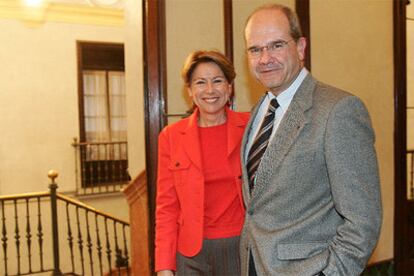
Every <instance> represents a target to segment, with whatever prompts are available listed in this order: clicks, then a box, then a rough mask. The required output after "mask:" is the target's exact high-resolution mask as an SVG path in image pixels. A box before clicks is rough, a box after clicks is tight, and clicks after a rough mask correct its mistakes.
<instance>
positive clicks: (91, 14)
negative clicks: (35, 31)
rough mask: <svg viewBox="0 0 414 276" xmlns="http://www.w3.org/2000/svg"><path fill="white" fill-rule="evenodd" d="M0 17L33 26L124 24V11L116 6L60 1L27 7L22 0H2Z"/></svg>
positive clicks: (0, 2)
mask: <svg viewBox="0 0 414 276" xmlns="http://www.w3.org/2000/svg"><path fill="white" fill-rule="evenodd" d="M0 18H5V19H15V20H20V21H23V22H24V23H25V24H27V25H29V26H31V27H36V26H39V25H42V24H44V23H45V22H63V23H72V24H86V25H100V26H114V27H120V26H123V25H124V11H123V10H120V9H116V8H102V7H91V6H86V5H79V4H78V5H68V4H58V3H46V4H43V5H41V6H39V7H27V6H25V5H23V4H22V2H21V1H16V0H0Z"/></svg>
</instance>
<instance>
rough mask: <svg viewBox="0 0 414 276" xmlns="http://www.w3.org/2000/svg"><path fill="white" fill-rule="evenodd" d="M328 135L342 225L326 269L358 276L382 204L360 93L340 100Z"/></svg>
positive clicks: (331, 172)
mask: <svg viewBox="0 0 414 276" xmlns="http://www.w3.org/2000/svg"><path fill="white" fill-rule="evenodd" d="M325 139H326V140H325V158H326V164H327V168H328V174H329V179H330V185H331V191H332V197H333V201H334V202H333V203H334V206H335V209H336V210H337V212H338V213H339V214H340V215H341V216H342V217H343V219H344V223H343V224H342V225H341V226H339V227H338V229H337V235H336V236H334V238H333V239H332V241H331V243H330V245H329V251H330V258H329V263H328V266H327V267H326V268H325V269H324V271H323V272H324V274H325V275H347V276H348V275H359V274H360V273H361V272H362V270H363V269H364V267H365V265H366V263H367V261H368V259H369V257H370V256H371V253H372V251H373V249H374V247H375V245H376V243H377V241H378V238H379V233H380V228H381V223H382V207H381V194H380V187H379V175H378V165H377V157H376V153H375V148H374V140H375V138H374V131H373V129H372V126H371V121H370V118H369V114H368V112H367V110H366V108H365V106H364V105H363V103H362V102H361V101H360V100H359V99H358V98H357V97H345V98H343V99H341V100H340V101H339V102H338V103H336V105H335V106H334V108H333V109H332V110H331V113H330V116H329V119H328V122H327V127H326V136H325Z"/></svg>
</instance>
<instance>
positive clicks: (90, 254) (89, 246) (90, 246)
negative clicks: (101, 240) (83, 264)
mask: <svg viewBox="0 0 414 276" xmlns="http://www.w3.org/2000/svg"><path fill="white" fill-rule="evenodd" d="M88 213H89V211H88V210H86V211H85V219H86V234H87V235H86V247H87V248H88V254H89V264H90V266H91V275H95V274H94V273H93V258H92V238H91V233H90V228H89V216H88Z"/></svg>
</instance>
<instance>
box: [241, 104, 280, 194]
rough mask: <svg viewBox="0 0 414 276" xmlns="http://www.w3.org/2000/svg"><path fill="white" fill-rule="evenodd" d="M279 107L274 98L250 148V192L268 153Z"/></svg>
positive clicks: (248, 160)
mask: <svg viewBox="0 0 414 276" xmlns="http://www.w3.org/2000/svg"><path fill="white" fill-rule="evenodd" d="M278 107H279V103H278V102H277V100H276V98H273V99H272V100H271V101H270V103H269V108H268V110H267V112H266V115H265V117H264V119H263V122H262V125H261V126H260V130H259V132H258V133H257V135H256V138H255V140H254V142H253V144H252V146H251V148H250V151H249V157H248V159H247V174H248V176H249V188H250V191H252V190H253V185H254V177H255V175H256V170H257V168H258V167H259V164H260V161H261V159H262V156H263V154H264V152H265V151H266V148H267V145H268V144H269V138H270V135H271V134H272V129H273V120H274V118H275V111H276V109H277V108H278Z"/></svg>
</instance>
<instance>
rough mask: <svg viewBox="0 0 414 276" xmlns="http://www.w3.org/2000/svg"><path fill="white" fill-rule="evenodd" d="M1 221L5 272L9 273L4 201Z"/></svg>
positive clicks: (2, 202)
mask: <svg viewBox="0 0 414 276" xmlns="http://www.w3.org/2000/svg"><path fill="white" fill-rule="evenodd" d="M1 223H2V227H1V228H2V231H1V235H2V236H1V242H2V245H3V256H4V258H3V260H4V273H5V275H6V276H7V275H8V269H7V261H8V260H7V229H6V216H5V215H4V201H3V200H2V201H1Z"/></svg>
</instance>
